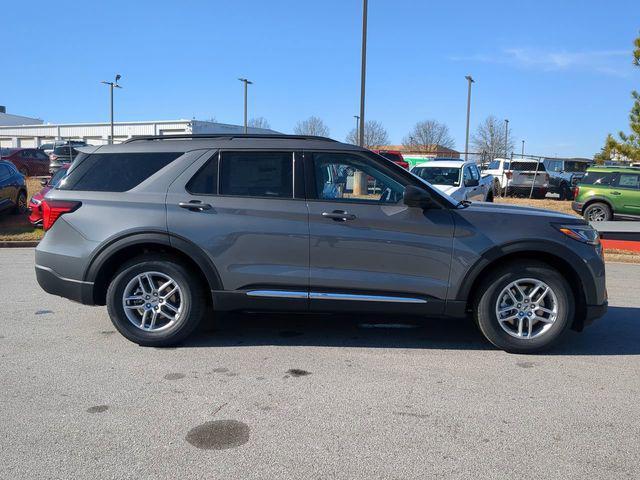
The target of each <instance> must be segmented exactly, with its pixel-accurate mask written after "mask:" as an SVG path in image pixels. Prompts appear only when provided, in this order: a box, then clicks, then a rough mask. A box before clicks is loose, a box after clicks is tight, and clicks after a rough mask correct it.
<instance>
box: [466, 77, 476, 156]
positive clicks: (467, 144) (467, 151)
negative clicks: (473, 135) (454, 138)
mask: <svg viewBox="0 0 640 480" xmlns="http://www.w3.org/2000/svg"><path fill="white" fill-rule="evenodd" d="M464 78H466V79H467V82H469V89H468V90H467V135H466V140H465V142H464V160H465V162H466V161H467V158H468V157H469V119H470V118H471V84H472V83H473V81H474V80H473V78H471V75H467V76H466V77H464Z"/></svg>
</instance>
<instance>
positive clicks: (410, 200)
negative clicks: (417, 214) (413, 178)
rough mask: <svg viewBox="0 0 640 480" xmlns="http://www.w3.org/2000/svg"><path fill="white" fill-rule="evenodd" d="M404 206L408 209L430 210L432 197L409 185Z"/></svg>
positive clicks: (405, 190) (405, 191) (405, 193)
mask: <svg viewBox="0 0 640 480" xmlns="http://www.w3.org/2000/svg"><path fill="white" fill-rule="evenodd" d="M403 200H404V204H405V205H407V206H408V207H419V208H429V207H430V206H431V203H432V201H433V200H431V195H429V192H427V191H426V190H423V189H422V188H418V187H414V186H413V185H409V186H407V187H406V188H405V189H404V197H403Z"/></svg>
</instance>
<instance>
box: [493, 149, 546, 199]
mask: <svg viewBox="0 0 640 480" xmlns="http://www.w3.org/2000/svg"><path fill="white" fill-rule="evenodd" d="M483 172H484V173H488V174H491V175H493V176H494V178H495V179H496V180H497V182H496V183H497V185H498V188H499V191H500V193H501V194H502V195H515V196H524V197H528V196H529V195H530V194H532V196H533V198H544V197H545V196H546V194H547V192H548V191H549V174H548V173H547V171H546V168H545V166H544V162H543V161H541V160H536V159H535V158H522V159H520V158H519V159H517V160H515V159H514V160H509V159H506V158H496V159H495V160H493V161H492V162H491V163H489V165H488V166H487V168H486V169H485V170H483ZM532 186H533V189H532V188H531V187H532Z"/></svg>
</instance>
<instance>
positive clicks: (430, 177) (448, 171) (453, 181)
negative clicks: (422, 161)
mask: <svg viewBox="0 0 640 480" xmlns="http://www.w3.org/2000/svg"><path fill="white" fill-rule="evenodd" d="M412 172H413V173H415V174H416V175H417V176H419V177H420V178H422V179H423V180H426V181H427V182H429V183H431V184H432V185H449V186H452V187H453V186H458V185H460V169H459V168H457V167H415V168H414V169H413V170H412Z"/></svg>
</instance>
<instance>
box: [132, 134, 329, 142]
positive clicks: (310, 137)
mask: <svg viewBox="0 0 640 480" xmlns="http://www.w3.org/2000/svg"><path fill="white" fill-rule="evenodd" d="M202 138H225V139H229V140H233V139H235V138H266V139H283V140H322V141H325V142H337V140H334V139H332V138H328V137H319V136H316V135H286V134H284V133H279V134H278V133H231V134H230V133H194V134H180V135H149V136H146V135H143V136H139V137H132V138H130V139H128V140H125V141H124V142H122V143H131V142H139V141H148V140H192V139H202Z"/></svg>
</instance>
